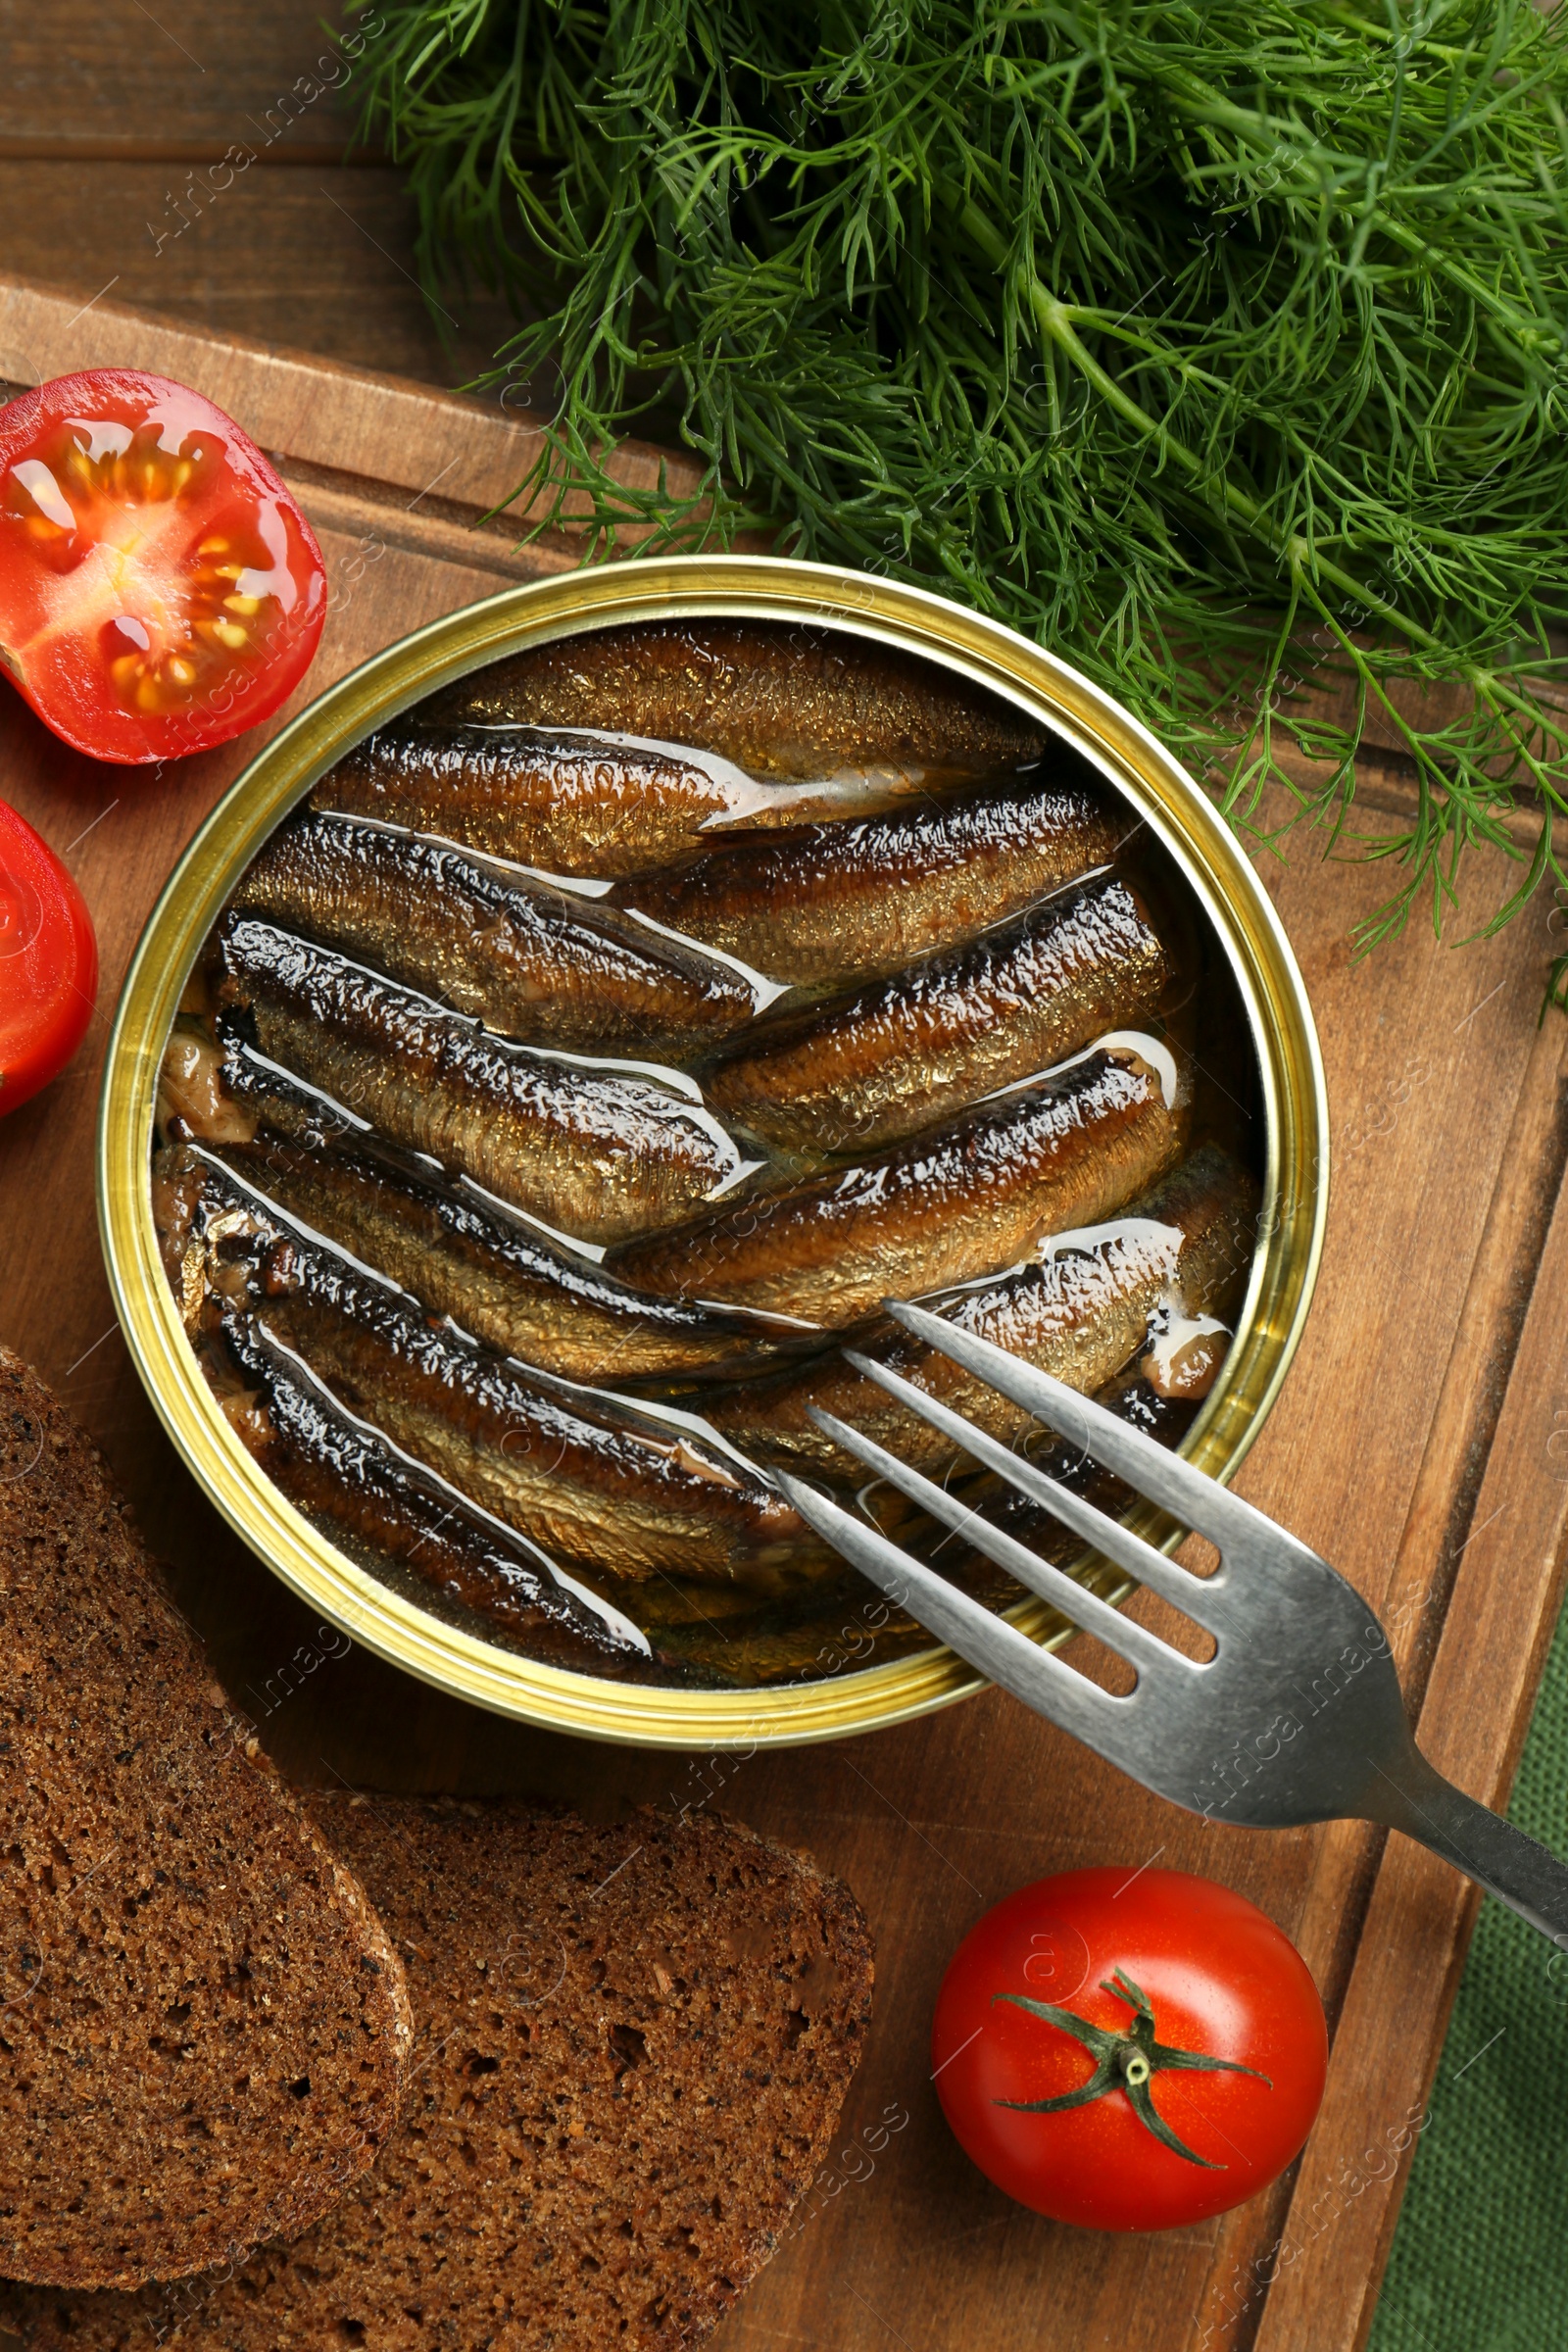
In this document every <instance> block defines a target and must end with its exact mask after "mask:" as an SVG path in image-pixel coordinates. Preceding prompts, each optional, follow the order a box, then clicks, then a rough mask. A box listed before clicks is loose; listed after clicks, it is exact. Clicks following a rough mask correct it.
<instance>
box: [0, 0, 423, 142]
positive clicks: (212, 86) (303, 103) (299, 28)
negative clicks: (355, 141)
mask: <svg viewBox="0 0 1568 2352" xmlns="http://www.w3.org/2000/svg"><path fill="white" fill-rule="evenodd" d="M328 15H330V16H333V17H335V16H336V15H337V12H336V11H335V10H333V11H327V10H323V9H322V8H320V7H319V6H318V5H315V4H314V0H246V7H245V11H244V15H243V18H242V19H241V18H237V17H231V16H227V15H223V14H213V13H210V12H207V11H203V10H194V9H189V8H174V7H172V6H171V7H168V8H162V7H161V8H159V9H157V11H156V12H151V11H149V10H147V9H145V8H142V7H139V6H138V5H137V0H50V5H49V6H48V7H47V8H38V7H29V6H27V5H26V4H25V0H4V4H3V5H0V51H3V54H4V57H5V61H6V72H5V78H4V82H3V84H0V156H3V155H6V154H11V155H16V154H17V153H19V152H22V153H26V154H31V155H34V156H36V155H39V154H46V155H57V156H58V155H64V156H66V157H67V158H68V159H69V160H71V161H73V162H77V163H80V162H84V161H87V160H90V159H91V158H93V157H95V156H101V155H103V154H104V153H105V152H106V150H108V151H110V152H114V151H115V150H117V149H118V151H119V152H120V153H121V154H122V155H123V154H126V153H129V154H137V153H142V154H145V153H147V152H148V151H149V150H155V151H157V152H158V153H159V154H162V155H164V156H167V157H170V158H173V157H179V158H181V159H183V158H186V157H189V158H190V159H191V160H192V161H202V162H205V161H206V160H207V159H208V158H209V157H211V156H217V155H221V154H222V153H223V152H224V150H225V149H226V148H227V147H228V146H229V145H230V143H231V142H233V141H235V140H248V141H249V142H251V143H252V145H254V146H255V147H256V149H257V150H258V152H259V153H260V154H264V155H266V156H267V158H268V160H269V161H288V162H295V163H298V162H302V161H315V162H324V161H328V160H333V161H336V160H341V157H342V154H343V150H344V147H345V146H346V144H347V142H348V138H349V133H350V130H351V128H352V123H353V114H354V106H355V102H356V100H357V97H358V89H357V87H356V84H357V82H358V81H359V79H360V78H361V77H362V75H363V72H364V66H363V57H364V55H365V51H364V50H362V51H361V52H360V62H357V61H356V59H355V57H354V56H353V55H352V54H351V55H345V54H344V52H343V50H342V48H341V46H339V45H337V44H335V43H334V42H333V41H332V40H331V39H330V37H329V36H328V34H327V33H326V32H325V31H324V30H323V28H322V20H323V18H324V17H326V16H328ZM342 21H343V27H344V29H345V30H348V31H351V32H352V33H353V34H354V35H355V38H356V40H358V39H362V38H363V39H364V40H365V41H366V43H367V44H368V46H372V47H373V44H374V42H375V40H376V39H377V37H378V35H377V32H376V30H375V26H376V25H377V23H378V22H379V23H380V24H382V25H384V23H385V20H384V18H382V17H381V16H380V12H379V11H378V10H376V9H373V8H350V9H348V10H346V11H345V12H344V13H343V20H342ZM352 46H353V44H352V43H351V47H352ZM313 87H314V88H315V90H316V91H317V92H318V93H319V95H317V96H314V97H313V96H311V95H310V91H311V90H312V88H313ZM285 96H287V97H288V99H289V101H290V103H289V104H288V105H286V106H285V105H284V103H283V101H284V99H285ZM269 117H270V121H269ZM284 125H286V128H285V127H283V126H284ZM269 131H270V132H271V140H270V146H269V144H268V134H269Z"/></svg>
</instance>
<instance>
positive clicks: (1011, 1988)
mask: <svg viewBox="0 0 1568 2352" xmlns="http://www.w3.org/2000/svg"><path fill="white" fill-rule="evenodd" d="M931 2063H932V2067H933V2069H934V2070H935V2077H936V2086H937V2093H938V2096H939V2097H940V2099H941V2101H942V2105H943V2108H944V2110H945V2112H946V2114H947V2118H948V2121H949V2123H950V2124H951V2125H952V2126H953V2129H954V2131H955V2132H956V2135H957V2137H958V2139H959V2141H960V2142H961V2143H962V2145H963V2147H964V2148H965V2149H966V2150H967V2152H968V2154H969V2155H970V2156H972V2157H973V2159H974V2161H975V2163H976V2164H977V2165H978V2166H979V2167H980V2169H981V2171H982V2172H983V2173H985V2174H987V2175H988V2177H989V2178H990V2179H991V2180H994V2181H995V2182H996V2183H997V2186H998V2187H999V2188H1003V2189H1005V2190H1006V2192H1007V2194H1008V2196H1009V2197H1016V2198H1017V2200H1018V2202H1019V2204H1021V2205H1031V2206H1033V2208H1034V2210H1035V2211H1036V2212H1037V2213H1048V2214H1050V2215H1052V2216H1053V2217H1054V2219H1055V2220H1056V2221H1061V2222H1077V2223H1080V2224H1082V2225H1083V2226H1085V2227H1087V2228H1089V2229H1170V2228H1172V2227H1173V2226H1174V2225H1175V2224H1178V2223H1187V2222H1197V2221H1203V2220H1206V2219H1207V2218H1208V2217H1209V2216H1210V2215H1212V2214H1216V2213H1225V2212H1227V2211H1228V2210H1229V2208H1230V2207H1231V2206H1233V2205H1240V2204H1241V2203H1242V2202H1243V2201H1244V2199H1246V2198H1248V2197H1250V2196H1253V2195H1255V2194H1256V2192H1257V2190H1259V2189H1260V2188H1264V2187H1266V2186H1267V2184H1268V2183H1269V2181H1271V2180H1276V2179H1277V2178H1278V2177H1279V2175H1280V2174H1281V2173H1282V2172H1283V2171H1284V2170H1285V2167H1286V2166H1287V2165H1288V2164H1289V2163H1290V2161H1291V2159H1292V2157H1293V2156H1294V2155H1295V2154H1296V2153H1297V2151H1298V2149H1299V2147H1300V2145H1301V2142H1302V2141H1303V2140H1304V2139H1305V2137H1306V2135H1307V2132H1308V2131H1310V2130H1311V2128H1312V2121H1313V2118H1314V2117H1315V2116H1316V2114H1317V2111H1318V2107H1319V2104H1320V2102H1321V2100H1322V2097H1323V2078H1324V2073H1325V2070H1326V2068H1327V2064H1328V2033H1327V2029H1326V2027H1325V2025H1324V2022H1323V2004H1322V2002H1321V2001H1320V2000H1319V1999H1318V1995H1317V1987H1316V1985H1314V1984H1313V1982H1312V1979H1311V1977H1310V1975H1309V1974H1308V1971H1307V1967H1306V1963H1305V1962H1304V1961H1303V1960H1302V1958H1301V1956H1300V1954H1299V1952H1298V1950H1297V1949H1296V1946H1295V1945H1294V1944H1293V1943H1291V1942H1290V1941H1289V1939H1288V1938H1287V1937H1286V1936H1284V1935H1282V1934H1281V1932H1280V1930H1279V1929H1278V1928H1277V1927H1276V1926H1275V1925H1274V1923H1273V1921H1272V1920H1271V1919H1267V1918H1265V1917H1264V1915H1263V1913H1262V1912H1261V1911H1259V1910H1257V1909H1256V1908H1255V1907H1254V1905H1252V1904H1251V1903H1250V1902H1248V1900H1247V1899H1246V1897H1245V1896H1244V1895H1240V1894H1235V1893H1233V1892H1232V1891H1231V1889H1230V1888H1229V1887H1219V1886H1216V1885H1215V1884H1214V1882H1213V1880H1211V1879H1197V1878H1189V1877H1188V1876H1187V1874H1186V1873H1185V1872H1183V1871H1179V1870H1148V1869H1145V1870H1139V1869H1138V1868H1137V1867H1136V1866H1135V1865H1129V1866H1128V1867H1127V1868H1126V1869H1115V1870H1069V1871H1063V1872H1062V1873H1061V1875H1060V1876H1059V1877H1057V1878H1054V1879H1041V1880H1040V1881H1038V1882H1037V1884H1036V1885H1034V1886H1033V1887H1021V1888H1020V1889H1019V1891H1018V1892H1017V1893H1016V1894H1013V1895H1009V1896H1008V1897H1007V1900H1006V1901H1005V1902H1004V1903H999V1904H998V1905H997V1907H996V1909H995V1910H994V1911H988V1912H987V1913H986V1916H985V1918H984V1919H982V1920H981V1922H980V1924H979V1926H978V1927H976V1928H973V1929H971V1931H970V1933H969V1935H968V1936H965V1938H964V1940H963V1942H962V1943H961V1944H960V1945H959V1946H958V1949H957V1951H956V1953H955V1955H954V1958H953V1960H952V1963H951V1964H950V1966H949V1969H948V1973H947V1975H946V1977H945V1978H944V1979H943V1982H942V1990H941V1992H940V1993H939V1994H938V1996H937V2009H936V2017H935V2020H934V2021H933V2026H932V2034H931Z"/></svg>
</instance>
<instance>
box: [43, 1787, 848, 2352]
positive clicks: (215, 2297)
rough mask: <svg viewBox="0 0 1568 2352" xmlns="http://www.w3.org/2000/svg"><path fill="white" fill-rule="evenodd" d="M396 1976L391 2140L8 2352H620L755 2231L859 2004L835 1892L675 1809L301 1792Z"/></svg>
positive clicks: (803, 2180) (645, 2339) (670, 2317)
mask: <svg viewBox="0 0 1568 2352" xmlns="http://www.w3.org/2000/svg"><path fill="white" fill-rule="evenodd" d="M310 1801H311V1802H312V1804H313V1805H314V1806H315V1809H316V1813H317V1818H318V1820H319V1822H320V1823H321V1825H322V1827H323V1829H324V1830H325V1832H326V1834H327V1836H328V1837H329V1838H331V1841H332V1843H333V1844H334V1846H336V1848H337V1849H338V1851H339V1852H340V1853H342V1854H343V1856H344V1857H345V1859H346V1860H347V1861H348V1862H349V1864H350V1865H351V1866H352V1868H353V1869H355V1870H356V1871H357V1872H358V1873H359V1875H360V1877H361V1878H362V1880H363V1881H364V1883H365V1885H366V1887H367V1888H368V1891H369V1893H370V1896H371V1898H372V1900H373V1901H374V1902H375V1903H376V1905H377V1906H378V1908H379V1910H380V1912H381V1916H382V1917H383V1919H384V1920H385V1921H386V1923H387V1926H388V1929H389V1930H390V1932H391V1934H392V1936H393V1937H394V1939H395V1940H396V1941H397V1943H398V1944H399V1947H400V1949H401V1950H402V1952H403V1954H404V1956H405V1959H406V1961H407V1965H408V1971H409V1982H410V1986H411V1988H412V1991H413V1994H414V2004H415V2013H416V2016H417V2021H418V2040H417V2045H416V2050H415V2062H414V2072H413V2085H412V2090H411V2094H410V2097H409V2100H408V2103H407V2106H406V2109H405V2115H404V2121H403V2124H402V2127H401V2129H400V2130H399V2131H398V2132H397V2133H396V2135H395V2136H394V2138H393V2139H392V2140H391V2142H390V2143H389V2145H388V2146H387V2148H386V2149H385V2151H384V2152H383V2154H382V2156H381V2158H380V2161H379V2163H378V2165H377V2167H376V2170H375V2171H374V2172H373V2173H372V2174H371V2175H370V2176H369V2177H368V2179H367V2180H364V2181H362V2182H360V2184H359V2185H358V2186H357V2187H356V2188H355V2189H354V2190H353V2191H352V2192H351V2193H350V2195H349V2196H348V2197H347V2198H345V2200H344V2202H343V2203H342V2204H341V2205H340V2206H339V2207H338V2208H337V2210H336V2211H335V2212H334V2213H331V2214H329V2215H328V2216H327V2218H326V2219H325V2220H324V2221H323V2222H320V2223H319V2224H318V2226H317V2227H316V2228H315V2229H313V2230H311V2231H310V2232H309V2233H308V2235H306V2236H304V2237H302V2238H299V2239H297V2240H296V2241H295V2242H294V2243H293V2244H291V2245H288V2246H279V2245H272V2246H268V2247H266V2248H264V2249H263V2250H262V2251H261V2252H259V2253H257V2254H254V2255H252V2257H251V2258H250V2260H249V2261H248V2262H247V2263H245V2264H244V2265H243V2266H242V2267H241V2268H240V2269H239V2271H238V2272H237V2273H235V2274H234V2275H233V2276H231V2277H230V2276H226V2275H225V2276H221V2277H220V2278H211V2279H200V2278H193V2279H188V2280H186V2281H183V2282H182V2283H180V2284H178V2285H175V2286H172V2287H166V2288H151V2287H150V2288H147V2289H145V2290H143V2292H142V2293H141V2294H139V2295H91V2296H83V2295H77V2296H63V2295H59V2294H51V2293H47V2292H44V2291H41V2290H35V2289H28V2290H25V2291H17V2290H13V2291H12V2292H11V2293H10V2294H8V2295H5V2296H3V2297H0V2328H5V2327H9V2328H10V2329H13V2330H15V2332H16V2333H17V2335H19V2336H20V2338H21V2339H22V2341H23V2342H24V2343H25V2344H26V2345H27V2346H28V2347H29V2352H67V2348H68V2347H69V2352H152V2347H153V2346H154V2345H163V2346H176V2347H181V2348H183V2347H187V2346H189V2347H194V2346H198V2345H199V2346H201V2347H202V2352H324V2348H325V2347H328V2346H331V2347H345V2346H349V2345H354V2344H361V2345H364V2346H365V2347H366V2352H478V2348H479V2347H485V2348H486V2352H546V2348H549V2352H636V2348H640V2347H655V2346H660V2347H671V2348H673V2347H675V2346H677V2345H679V2346H686V2345H690V2344H692V2343H694V2342H696V2341H697V2340H698V2339H699V2338H700V2337H702V2336H704V2335H706V2334H707V2332H708V2331H709V2329H710V2328H711V2327H712V2326H713V2325H714V2323H715V2322H716V2321H717V2320H718V2319H719V2318H720V2317H721V2315H722V2314H723V2312H724V2311H725V2310H726V2309H727V2307H728V2306H729V2305H730V2304H731V2303H732V2302H733V2301H734V2300H735V2298H736V2296H737V2295H738V2294H739V2293H740V2292H741V2290H742V2288H743V2287H744V2286H745V2285H746V2283H747V2281H748V2280H749V2279H750V2278H752V2277H753V2275H754V2274H755V2273H756V2272H757V2271H758V2270H759V2269H760V2267H761V2265H762V2264H763V2263H764V2262H765V2261H766V2260H767V2258H768V2256H769V2255H770V2254H771V2253H772V2251H773V2249H774V2247H775V2245H776V2244H777V2242H778V2239H779V2235H780V2232H781V2230H782V2229H783V2227H784V2224H785V2221H786V2218H787V2216H788V2214H789V2212H790V2209H791V2207H792V2206H793V2205H794V2204H795V2202H796V2200H797V2199H798V2198H799V2196H800V2195H801V2192H802V2190H803V2189H804V2188H805V2187H806V2186H807V2185H808V2183H809V2181H810V2180H811V2179H812V2178H813V2176H814V2173H815V2170H816V2168H817V2166H818V2164H819V2163H820V2161H821V2159H822V2156H823V2154H824V2152H825V2149H826V2146H827V2142H828V2139H829V2135H830V2134H831V2133H832V2131H833V2129H834V2126H835V2124H836V2122H837V2118H838V2114H839V2110H840V2106H841V2104H842V2101H843V2098H844V2093H845V2090H846V2088H847V2086H848V2083H849V2081H850V2078H851V2076H852V2074H853V2073H854V2070H855V2065H856V2061H857V2059H858V2055H859V2051H860V2045H861V2042H862V2039H863V2037H864V2034H865V2030H866V2025H867V2021H868V2019H869V2015H870V1996H871V1947H870V1941H869V1937H868V1936H867V1932H866V1927H865V1922H864V1920H863V1919H862V1917H861V1914H860V1910H859V1907H858V1904H857V1902H856V1900H855V1898H854V1896H853V1895H852V1894H851V1893H850V1891H849V1889H848V1887H844V1886H843V1885H842V1884H841V1883H840V1882H839V1881H837V1880H835V1879H830V1878H824V1877H823V1876H821V1875H820V1874H819V1873H818V1872H817V1870H816V1869H815V1868H814V1867H813V1866H812V1864H811V1863H810V1862H809V1860H808V1859H807V1858H806V1857H804V1856H802V1855H799V1854H794V1853H789V1852H786V1851H784V1850H783V1849H781V1848H780V1847H778V1846H775V1845H770V1844H766V1843H764V1842H763V1841H762V1840H761V1839H760V1838H754V1837H752V1836H751V1835H750V1833H749V1832H747V1831H744V1830H741V1829H737V1828H735V1827H733V1826H731V1825H729V1824H726V1823H723V1822H720V1821H717V1820H714V1819H712V1818H711V1817H706V1816H703V1815H698V1816H697V1817H695V1818H694V1819H691V1820H688V1821H686V1822H684V1823H681V1822H671V1821H666V1820H663V1819H661V1818H658V1817H656V1816H654V1815H652V1814H639V1815H637V1816H636V1817H634V1818H633V1819H632V1820H630V1821H625V1822H621V1823H619V1824H617V1825H615V1826H614V1827H612V1828H607V1829H589V1828H587V1827H585V1825H584V1824H583V1823H582V1822H581V1821H578V1820H576V1819H574V1818H573V1817H571V1816H569V1815H561V1814H540V1813H538V1812H534V1811H531V1810H529V1809H527V1808H525V1807H522V1806H518V1805H513V1804H508V1803H504V1802H497V1803H492V1804H485V1805H477V1804H456V1803H452V1802H443V1801H440V1800H420V1799H417V1798H407V1797H397V1798H373V1799H365V1800H360V1801H359V1802H355V1801H353V1800H350V1799H338V1800H336V1801H334V1800H333V1799H331V1798H323V1799H317V1798H312V1799H311V1800H310Z"/></svg>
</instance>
